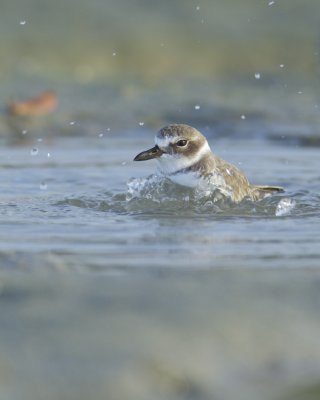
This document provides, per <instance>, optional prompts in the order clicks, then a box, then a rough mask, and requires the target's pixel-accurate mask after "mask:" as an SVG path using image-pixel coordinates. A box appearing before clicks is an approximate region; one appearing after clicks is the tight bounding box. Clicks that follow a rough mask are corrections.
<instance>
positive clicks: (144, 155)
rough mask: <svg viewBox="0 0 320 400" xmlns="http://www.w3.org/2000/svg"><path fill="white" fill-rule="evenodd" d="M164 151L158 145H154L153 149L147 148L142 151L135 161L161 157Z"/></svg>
mask: <svg viewBox="0 0 320 400" xmlns="http://www.w3.org/2000/svg"><path fill="white" fill-rule="evenodd" d="M163 153H164V151H162V150H161V149H160V147H158V146H154V147H152V149H149V150H145V151H143V152H141V153H139V154H138V155H137V156H135V158H134V159H133V161H146V160H151V158H158V157H161V156H162V154H163Z"/></svg>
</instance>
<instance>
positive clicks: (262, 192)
mask: <svg viewBox="0 0 320 400" xmlns="http://www.w3.org/2000/svg"><path fill="white" fill-rule="evenodd" d="M252 191H253V195H254V197H256V198H257V200H261V199H263V198H264V197H267V196H271V195H272V194H274V193H283V192H284V189H283V188H282V187H281V186H262V185H254V186H252Z"/></svg>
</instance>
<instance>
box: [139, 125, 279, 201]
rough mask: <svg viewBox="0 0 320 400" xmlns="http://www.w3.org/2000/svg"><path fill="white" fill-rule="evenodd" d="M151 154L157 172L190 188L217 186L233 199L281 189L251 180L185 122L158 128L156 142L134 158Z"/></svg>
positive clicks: (147, 156)
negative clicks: (218, 154) (157, 167)
mask: <svg viewBox="0 0 320 400" xmlns="http://www.w3.org/2000/svg"><path fill="white" fill-rule="evenodd" d="M152 158H156V159H157V161H158V163H159V170H160V172H161V173H162V174H163V175H164V176H166V177H167V178H169V179H170V180H171V181H173V182H175V183H177V184H179V185H182V186H187V187H192V188H197V187H207V188H210V189H212V190H218V191H219V192H221V193H222V194H223V195H225V196H228V197H230V198H231V200H232V201H234V202H240V201H241V200H242V199H244V198H249V199H251V200H254V201H257V200H261V199H263V198H264V197H266V196H269V195H271V194H272V193H277V192H283V188H281V187H278V186H259V185H252V184H250V183H249V181H248V179H247V177H246V176H245V175H244V173H243V172H241V171H240V170H239V169H238V168H237V167H235V166H234V165H232V164H230V163H228V162H227V161H225V160H223V159H222V158H220V157H218V156H216V155H215V154H213V153H212V152H211V149H210V147H209V144H208V142H207V139H206V138H205V137H204V136H203V135H202V134H201V133H200V132H199V131H198V130H196V129H195V128H193V127H191V126H188V125H183V124H172V125H168V126H166V127H164V128H162V129H160V131H159V132H158V133H157V134H156V136H155V146H154V147H152V148H151V149H149V150H146V151H143V152H141V153H139V154H138V155H137V156H136V157H135V158H134V161H145V160H150V159H152Z"/></svg>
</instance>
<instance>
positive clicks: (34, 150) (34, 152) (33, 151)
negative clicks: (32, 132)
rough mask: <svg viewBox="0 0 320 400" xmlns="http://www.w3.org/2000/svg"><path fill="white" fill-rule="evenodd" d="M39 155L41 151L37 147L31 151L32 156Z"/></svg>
mask: <svg viewBox="0 0 320 400" xmlns="http://www.w3.org/2000/svg"><path fill="white" fill-rule="evenodd" d="M38 153H39V149H38V148H37V147H34V148H33V149H31V151H30V154H31V155H32V156H36V155H38Z"/></svg>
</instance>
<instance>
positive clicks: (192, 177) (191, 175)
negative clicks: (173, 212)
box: [168, 172, 202, 188]
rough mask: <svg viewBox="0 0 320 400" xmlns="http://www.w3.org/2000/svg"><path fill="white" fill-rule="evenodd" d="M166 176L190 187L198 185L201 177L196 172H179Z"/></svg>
mask: <svg viewBox="0 0 320 400" xmlns="http://www.w3.org/2000/svg"><path fill="white" fill-rule="evenodd" d="M168 178H169V179H170V180H171V181H172V182H174V183H177V184H178V185H182V186H187V187H191V188H195V187H197V186H199V184H200V183H201V181H202V179H201V177H200V176H199V174H197V173H196V172H180V173H179V174H174V175H170V176H168Z"/></svg>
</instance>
